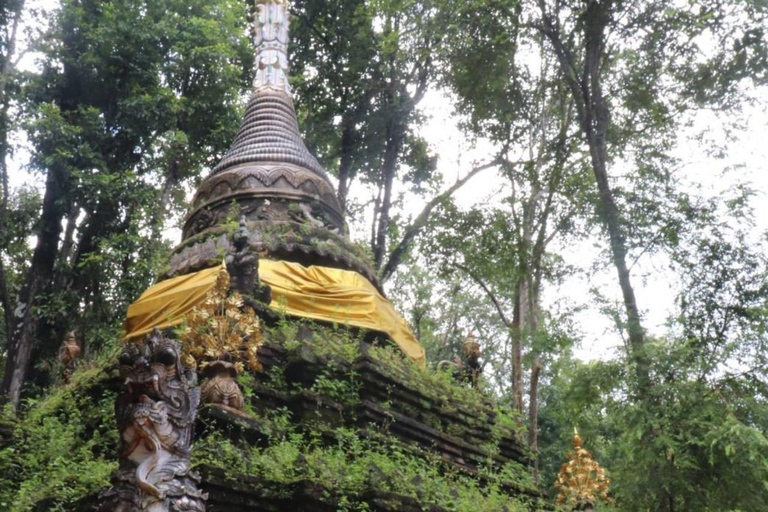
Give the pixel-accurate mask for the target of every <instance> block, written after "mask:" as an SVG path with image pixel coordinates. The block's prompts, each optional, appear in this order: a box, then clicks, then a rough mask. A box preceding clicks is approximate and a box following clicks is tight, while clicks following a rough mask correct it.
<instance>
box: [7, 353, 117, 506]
mask: <svg viewBox="0 0 768 512" xmlns="http://www.w3.org/2000/svg"><path fill="white" fill-rule="evenodd" d="M116 361H117V354H116V351H115V350H111V351H108V352H105V353H102V354H100V355H99V356H98V357H96V358H94V359H93V360H92V361H90V362H88V363H87V364H86V365H83V366H81V367H80V368H79V369H78V370H77V371H76V372H75V373H74V375H73V376H72V380H71V382H70V383H69V384H68V385H65V386H59V387H54V388H51V390H50V391H49V393H47V394H46V395H45V396H42V397H40V398H37V399H30V400H28V401H26V402H25V403H24V409H25V411H26V414H24V415H23V416H22V417H21V418H20V419H19V418H17V417H16V416H15V414H14V413H13V411H12V408H11V407H6V409H5V412H4V416H3V418H2V426H1V428H2V430H3V431H4V433H5V434H6V435H5V436H4V437H0V507H2V509H3V510H7V511H9V512H26V511H62V512H63V511H68V510H72V508H73V506H74V504H76V503H77V502H78V501H80V500H82V499H83V498H87V497H91V496H93V495H94V494H95V493H97V492H99V491H100V490H101V489H103V488H105V487H106V486H107V485H109V477H110V476H111V474H112V472H113V471H114V470H115V469H117V441H118V440H117V429H116V427H115V424H116V423H115V417H114V408H115V392H114V391H112V390H110V388H109V386H108V384H109V382H110V380H111V379H112V378H113V377H114V373H113V370H114V365H115V363H116Z"/></svg>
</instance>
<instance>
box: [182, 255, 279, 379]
mask: <svg viewBox="0 0 768 512" xmlns="http://www.w3.org/2000/svg"><path fill="white" fill-rule="evenodd" d="M242 306H243V298H242V296H241V295H240V294H239V293H237V292H234V293H232V294H230V293H229V273H228V272H227V271H226V269H222V270H221V271H220V272H219V273H218V275H217V276H216V284H215V285H214V286H213V288H212V289H211V291H209V292H208V296H207V297H206V298H205V300H204V301H203V302H202V303H200V305H198V306H197V307H195V308H194V309H192V311H190V312H189V313H188V314H187V316H186V318H185V320H184V323H183V324H182V326H181V330H180V333H179V338H180V339H181V346H182V358H183V359H182V360H183V361H184V363H185V364H187V365H188V366H191V367H193V368H195V367H199V368H200V369H203V368H205V366H206V365H207V364H208V363H210V362H212V361H216V360H231V361H232V362H234V363H235V368H236V369H237V370H238V373H240V372H242V371H243V370H244V368H245V367H246V366H247V367H248V368H249V369H250V370H252V371H261V364H260V363H259V360H258V358H257V357H256V355H257V352H258V350H259V346H261V344H262V343H263V341H264V340H263V338H262V336H261V329H260V323H259V318H258V317H257V316H256V313H254V311H253V309H251V308H248V307H246V308H243V307H242Z"/></svg>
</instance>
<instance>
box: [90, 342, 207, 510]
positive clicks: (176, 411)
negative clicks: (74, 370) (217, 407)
mask: <svg viewBox="0 0 768 512" xmlns="http://www.w3.org/2000/svg"><path fill="white" fill-rule="evenodd" d="M120 375H121V377H122V378H124V379H125V390H124V392H123V393H122V394H121V395H120V396H118V398H117V402H116V405H115V413H116V416H117V426H118V430H119V432H120V467H119V469H118V471H117V473H116V475H115V476H114V477H113V486H112V488H110V489H109V490H108V491H106V492H105V493H104V494H103V495H102V506H101V508H100V509H99V510H100V512H107V511H109V512H182V511H184V512H204V511H205V499H206V496H205V495H204V494H203V493H202V492H201V491H199V490H198V488H197V484H198V483H199V476H197V475H196V474H195V473H194V472H192V471H191V470H190V462H189V456H190V450H191V443H192V433H193V426H194V421H195V417H196V415H197V407H198V405H199V403H200V389H199V388H198V387H197V377H196V374H195V372H194V371H192V370H190V369H189V368H187V367H185V366H184V365H183V364H182V362H181V357H180V344H179V343H178V342H177V341H175V340H172V339H169V338H166V337H163V336H162V335H161V334H160V333H159V331H157V330H155V331H154V332H153V333H152V334H150V335H148V336H147V337H146V338H145V339H144V340H143V342H142V343H141V344H139V345H127V346H126V347H125V349H124V351H123V354H122V355H121V357H120Z"/></svg>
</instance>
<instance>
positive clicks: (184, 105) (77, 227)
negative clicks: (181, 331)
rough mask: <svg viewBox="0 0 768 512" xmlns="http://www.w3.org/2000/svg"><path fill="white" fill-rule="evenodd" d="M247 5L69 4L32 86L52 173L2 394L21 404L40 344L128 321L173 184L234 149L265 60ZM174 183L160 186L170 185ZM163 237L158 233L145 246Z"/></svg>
mask: <svg viewBox="0 0 768 512" xmlns="http://www.w3.org/2000/svg"><path fill="white" fill-rule="evenodd" d="M243 8H244V6H243V5H241V4H240V3H239V2H235V1H234V0H226V1H222V2H216V3H214V4H211V3H210V2H193V3H190V2H187V1H180V0H178V1H177V0H168V1H165V2H126V1H121V0H115V1H112V2H94V1H86V2H80V1H77V2H75V1H71V2H70V1H65V2H63V3H62V5H61V7H60V9H59V10H58V11H57V12H56V13H55V14H54V19H55V23H52V24H51V27H52V28H51V31H50V33H49V34H47V37H46V39H45V43H44V44H43V45H42V46H41V47H40V51H41V52H42V53H43V55H44V58H43V69H42V72H41V74H40V75H38V76H36V77H32V78H31V79H30V80H29V82H28V83H27V84H26V85H25V87H26V88H27V96H28V98H29V102H28V104H26V105H25V111H26V112H27V118H26V122H25V123H26V130H27V132H28V134H29V138H30V140H31V141H32V143H33V145H34V147H35V153H34V158H33V161H32V166H33V168H35V169H36V170H37V171H39V172H42V173H44V175H45V176H46V181H45V193H44V197H43V200H42V212H41V216H40V220H39V224H38V226H39V227H38V230H37V232H36V235H37V244H36V247H35V250H34V254H33V256H32V260H31V262H30V264H29V267H28V269H27V270H26V272H25V278H24V283H23V286H22V287H21V289H20V292H19V295H18V298H17V300H16V301H15V304H12V305H11V306H12V307H14V308H15V310H16V311H17V312H18V314H17V318H16V319H15V322H14V324H15V325H14V326H13V330H12V331H11V335H10V336H9V338H8V339H9V344H8V357H7V360H6V371H5V375H4V380H3V384H2V389H1V391H0V393H2V395H4V396H5V397H6V399H7V400H8V401H9V402H10V403H12V404H13V405H14V406H16V407H18V405H19V401H20V398H21V393H22V386H23V385H24V383H25V382H26V381H27V372H28V368H29V365H30V361H31V360H32V357H33V352H34V351H35V350H37V351H39V352H40V357H36V359H37V360H40V359H41V358H42V357H44V356H46V355H51V354H52V352H53V350H54V349H55V346H56V344H57V343H58V340H59V338H60V337H61V336H62V334H63V332H64V331H65V330H69V329H70V328H71V327H72V326H73V325H72V324H73V323H74V324H77V325H78V327H80V330H81V331H82V332H83V333H88V332H89V331H90V333H91V335H93V338H94V339H93V343H94V344H96V345H98V343H99V339H98V338H99V335H100V334H101V335H102V336H103V333H100V330H103V329H106V328H109V329H110V331H111V332H114V330H115V329H114V328H113V327H111V326H115V325H119V322H120V319H121V318H122V316H123V311H124V309H125V307H126V306H127V304H129V303H130V301H131V300H132V299H133V298H135V297H136V296H137V294H138V293H139V292H140V291H141V290H142V289H143V288H144V287H146V285H148V284H149V283H150V282H151V279H152V277H153V275H154V273H155V272H156V271H157V262H158V260H159V259H160V258H161V257H162V254H163V252H162V251H163V246H164V245H163V243H161V241H160V239H159V233H160V232H161V231H162V226H163V224H164V222H165V219H166V216H167V213H168V212H167V207H168V206H169V204H170V201H171V199H172V191H173V190H174V189H178V187H179V186H180V185H181V184H182V183H183V182H184V181H185V180H188V179H190V178H194V177H196V176H197V175H198V173H199V172H200V171H201V169H202V168H203V167H204V166H205V165H210V164H211V163H213V162H214V161H215V159H216V158H217V157H218V156H219V155H220V154H221V153H222V152H223V151H224V150H225V149H226V147H227V144H228V143H229V141H230V140H231V137H232V132H233V131H234V130H235V129H236V125H237V119H238V116H239V112H238V111H239V104H240V102H239V99H240V91H241V90H242V88H243V86H244V85H245V84H246V83H247V81H248V78H247V72H245V71H244V70H247V69H250V67H251V66H250V62H251V59H252V56H251V51H250V43H249V41H248V39H247V37H246V34H247V31H246V30H245V27H244V25H245V23H246V16H245V14H244V11H243ZM158 183H159V184H160V186H158V185H157V184H158ZM146 235H150V237H151V238H152V239H153V241H154V243H151V244H147V243H145V242H144V240H143V239H144V236H146Z"/></svg>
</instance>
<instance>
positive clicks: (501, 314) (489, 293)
mask: <svg viewBox="0 0 768 512" xmlns="http://www.w3.org/2000/svg"><path fill="white" fill-rule="evenodd" d="M452 265H453V266H454V267H456V268H458V269H459V270H461V271H463V272H464V273H465V274H467V275H468V276H469V277H470V278H471V279H472V280H473V281H474V282H475V283H477V285H478V286H479V287H480V288H482V289H483V291H484V292H485V294H486V295H487V296H488V298H489V299H491V302H492V303H493V306H494V307H495V308H496V311H497V312H498V313H499V317H501V321H502V322H504V325H506V326H507V328H508V329H513V328H514V324H513V323H512V321H511V320H509V318H508V317H507V315H506V313H504V308H503V307H502V305H501V302H499V299H498V298H496V295H494V293H493V291H491V289H490V288H488V286H487V285H486V284H485V283H484V282H483V280H482V279H480V277H478V276H477V275H476V274H475V273H474V272H472V271H471V270H469V268H467V267H466V266H464V265H462V264H461V263H458V262H456V261H454V262H453V263H452Z"/></svg>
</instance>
